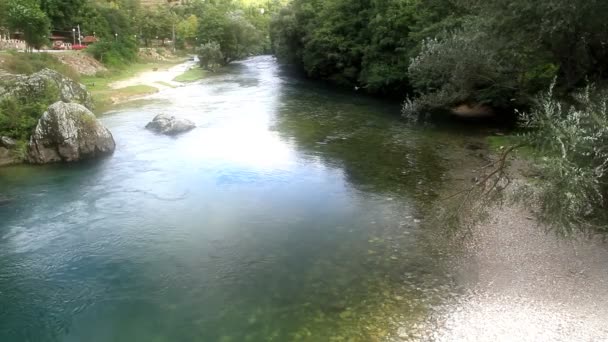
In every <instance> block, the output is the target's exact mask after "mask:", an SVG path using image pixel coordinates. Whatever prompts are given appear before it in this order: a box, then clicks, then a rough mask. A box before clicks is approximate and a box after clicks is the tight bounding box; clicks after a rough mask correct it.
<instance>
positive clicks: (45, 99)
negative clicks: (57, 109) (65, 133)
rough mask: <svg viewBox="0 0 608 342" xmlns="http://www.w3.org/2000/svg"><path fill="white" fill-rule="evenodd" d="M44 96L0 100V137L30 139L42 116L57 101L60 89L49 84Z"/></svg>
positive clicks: (9, 97) (10, 97)
mask: <svg viewBox="0 0 608 342" xmlns="http://www.w3.org/2000/svg"><path fill="white" fill-rule="evenodd" d="M44 89H45V92H44V94H43V95H42V96H39V97H36V98H31V97H30V96H25V95H24V96H8V97H3V98H2V99H0V136H9V137H12V138H15V139H19V140H27V139H29V135H30V134H31V132H32V131H33V129H34V127H35V126H36V124H37V122H38V119H39V118H40V115H42V113H44V111H45V110H46V109H47V107H48V106H49V105H51V104H52V103H54V102H56V101H57V98H58V96H59V89H57V87H56V86H54V85H51V84H48V85H47V86H46V87H44Z"/></svg>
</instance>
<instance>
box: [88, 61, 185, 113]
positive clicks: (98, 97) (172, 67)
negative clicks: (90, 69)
mask: <svg viewBox="0 0 608 342" xmlns="http://www.w3.org/2000/svg"><path fill="white" fill-rule="evenodd" d="M194 65H195V63H194V62H192V61H185V60H184V59H179V60H173V61H163V62H153V63H136V64H133V65H130V66H129V68H128V69H122V70H114V71H110V72H108V73H101V74H98V75H95V76H88V77H82V80H81V82H82V83H83V84H84V85H86V86H87V89H88V90H89V91H90V92H91V95H92V96H93V99H94V101H95V105H96V108H97V111H98V112H99V111H103V110H105V109H107V108H109V107H110V106H113V105H116V104H120V103H124V102H126V101H130V100H134V99H137V98H141V97H143V96H146V95H150V94H154V93H156V92H158V91H160V90H163V89H167V88H175V87H178V86H180V85H182V84H181V83H179V82H176V81H174V79H175V78H176V77H178V76H180V75H182V74H184V73H186V72H188V70H190V68H192V67H193V66H194Z"/></svg>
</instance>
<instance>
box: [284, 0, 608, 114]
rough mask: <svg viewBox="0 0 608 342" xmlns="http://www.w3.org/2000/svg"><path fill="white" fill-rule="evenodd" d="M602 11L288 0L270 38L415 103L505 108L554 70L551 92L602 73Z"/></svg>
mask: <svg viewBox="0 0 608 342" xmlns="http://www.w3.org/2000/svg"><path fill="white" fill-rule="evenodd" d="M606 15H608V2H606V1H602V0H591V1H583V0H574V1H572V0H548V1H529V0H516V1H508V2H505V1H502V0H489V1H485V0H484V1H482V0H386V1H385V0H383V1H380V0H329V1H314V0H313V1H310V0H293V1H292V2H291V3H290V5H289V6H287V7H286V8H285V9H283V10H282V11H281V12H280V14H279V15H278V16H276V18H275V19H274V21H273V24H272V38H273V48H274V50H275V53H276V54H277V56H278V57H279V58H280V59H282V60H283V61H285V62H288V63H292V64H295V65H298V66H300V67H302V68H303V69H304V70H305V71H306V72H307V73H308V75H309V76H311V77H314V78H320V79H326V80H330V81H333V82H335V83H338V84H342V85H346V86H351V87H361V88H364V89H366V90H367V91H368V92H371V93H381V94H392V95H397V96H399V97H401V98H404V97H406V96H408V95H409V96H411V97H420V100H419V102H420V103H419V107H418V108H421V109H423V108H424V109H428V108H432V107H450V106H453V105H458V104H463V103H483V104H488V105H491V106H492V107H494V108H497V109H501V110H511V109H513V108H518V107H519V108H526V107H527V106H529V105H530V104H531V103H532V99H533V97H534V95H535V94H536V93H537V92H538V91H540V90H542V89H547V88H548V86H549V84H550V83H551V81H552V80H553V78H554V77H556V76H557V77H558V87H557V88H558V89H560V90H571V89H573V88H575V87H577V86H580V85H582V83H584V81H585V80H586V79H601V78H603V77H605V76H606V68H607V67H606V65H608V63H605V62H606V61H607V59H608V49H607V46H606V42H605V37H606V36H607V34H608V25H607V24H606V21H605V20H604V18H606ZM511 112H512V111H511Z"/></svg>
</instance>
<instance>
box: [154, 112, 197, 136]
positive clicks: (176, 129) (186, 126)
mask: <svg viewBox="0 0 608 342" xmlns="http://www.w3.org/2000/svg"><path fill="white" fill-rule="evenodd" d="M146 128H147V129H149V130H151V131H154V132H156V133H161V134H166V135H176V134H180V133H184V132H188V131H191V130H193V129H194V128H196V125H195V124H194V122H192V121H190V120H187V119H179V118H176V117H175V116H170V115H167V114H158V115H157V116H156V117H154V119H153V120H152V121H151V122H150V123H148V124H147V125H146Z"/></svg>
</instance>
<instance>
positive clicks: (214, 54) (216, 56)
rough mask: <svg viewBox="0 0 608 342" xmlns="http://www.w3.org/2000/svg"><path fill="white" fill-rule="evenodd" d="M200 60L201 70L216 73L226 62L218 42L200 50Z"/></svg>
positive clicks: (208, 44)
mask: <svg viewBox="0 0 608 342" xmlns="http://www.w3.org/2000/svg"><path fill="white" fill-rule="evenodd" d="M198 59H199V60H200V65H201V68H203V69H205V70H210V71H215V70H216V69H217V67H218V66H220V65H221V64H222V63H223V61H224V55H223V54H222V50H221V48H220V44H218V43H217V42H211V43H207V44H203V45H201V46H200V47H199V48H198Z"/></svg>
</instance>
